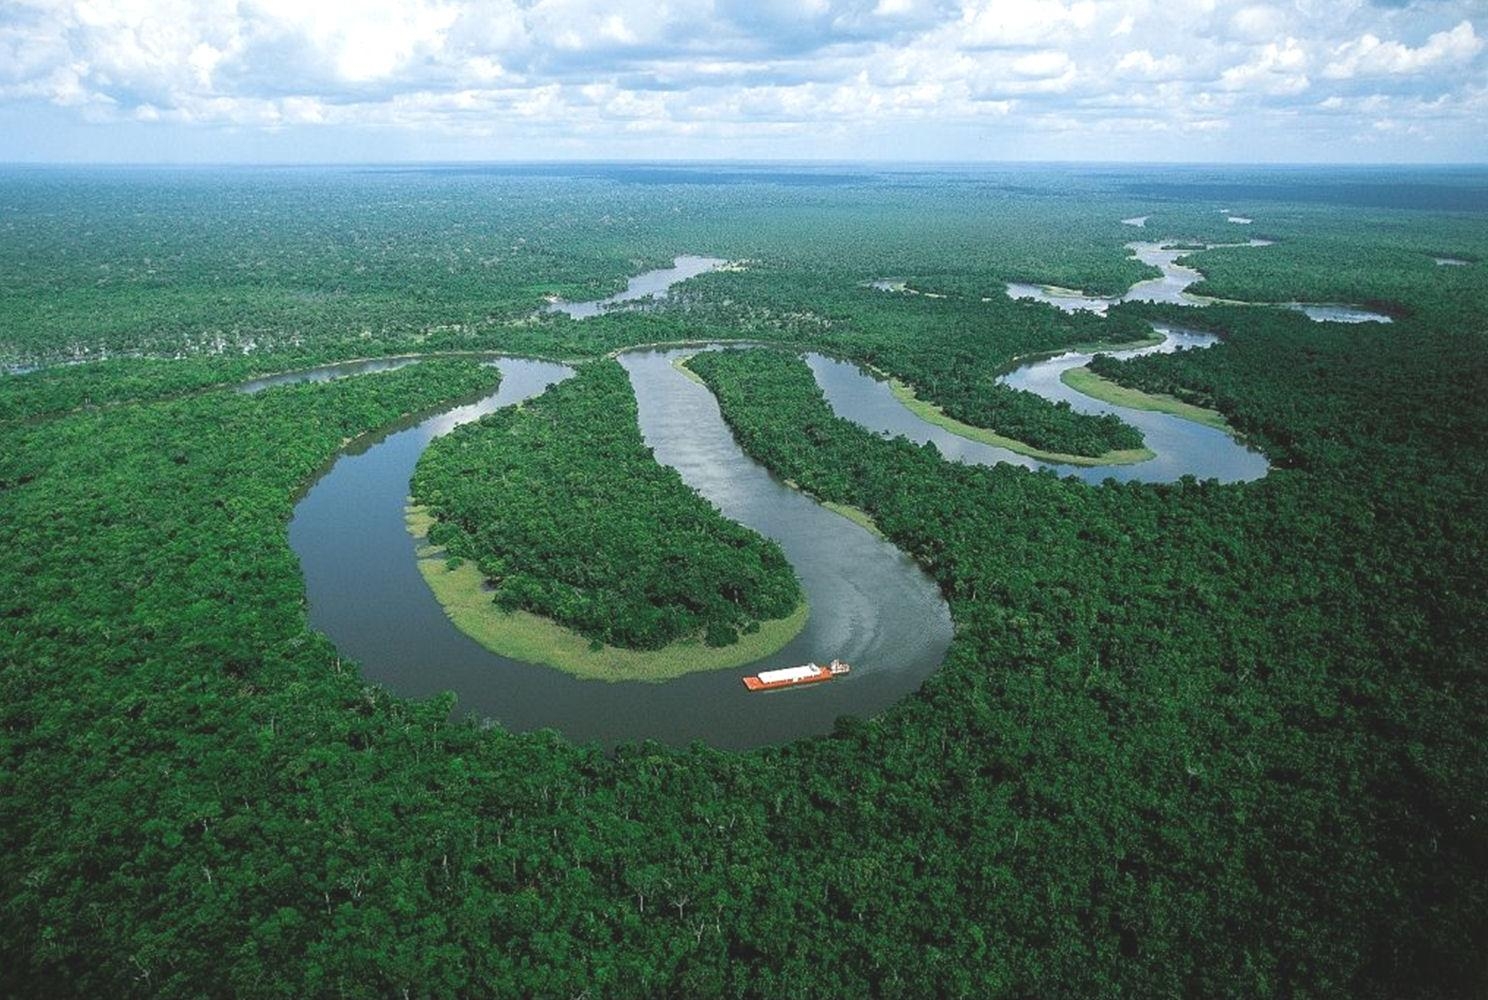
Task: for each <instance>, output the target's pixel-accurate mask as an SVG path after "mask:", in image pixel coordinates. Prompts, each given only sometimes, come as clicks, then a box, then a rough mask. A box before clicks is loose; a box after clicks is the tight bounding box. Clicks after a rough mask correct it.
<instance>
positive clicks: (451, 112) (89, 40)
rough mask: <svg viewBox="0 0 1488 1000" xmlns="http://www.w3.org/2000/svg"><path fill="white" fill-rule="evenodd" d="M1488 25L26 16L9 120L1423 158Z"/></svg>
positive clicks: (419, 0) (849, 12)
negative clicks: (1311, 140)
mask: <svg viewBox="0 0 1488 1000" xmlns="http://www.w3.org/2000/svg"><path fill="white" fill-rule="evenodd" d="M1482 16H1483V13H1482V8H1481V3H1480V0H1433V2H1432V3H1430V4H1416V5H1411V6H1409V7H1408V8H1401V7H1398V6H1395V5H1389V4H1378V3H1369V2H1366V0H1339V2H1336V3H1318V2H1289V3H1282V2H1279V0H1278V2H1272V3H1267V2H1258V0H1204V2H1202V3H1191V4H1163V3H1160V2H1159V0H1100V2H1093V0H11V2H10V3H8V4H5V5H0V113H8V114H9V115H10V117H9V119H8V120H11V121H15V120H18V119H17V118H16V116H17V115H27V114H30V115H42V114H43V113H44V114H47V115H51V116H53V117H52V118H51V119H49V120H52V121H62V122H66V121H75V122H79V123H81V122H111V123H113V124H115V125H117V126H119V127H120V128H123V129H134V130H139V131H138V133H137V134H140V135H150V134H155V133H156V132H158V133H159V134H162V135H163V134H165V132H164V130H167V129H172V128H174V129H177V130H182V129H197V130H211V129H221V128H224V127H227V128H232V129H236V130H250V131H251V130H258V131H261V132H263V133H264V134H271V133H277V132H283V131H285V130H299V131H298V132H297V134H307V133H306V131H305V130H312V131H317V130H318V131H319V132H321V133H324V134H327V135H343V134H345V135H349V134H352V132H353V131H354V130H358V129H362V130H365V129H370V128H376V129H379V130H381V132H380V135H382V136H385V137H391V138H390V140H389V141H394V140H395V139H396V137H397V136H405V137H416V138H417V139H418V140H419V141H424V140H426V139H427V138H428V137H430V136H448V137H453V139H452V141H454V140H459V139H461V137H464V138H465V139H468V140H469V144H468V145H465V146H457V147H450V148H458V149H461V150H467V151H469V152H470V153H472V154H479V153H482V152H484V153H486V154H487V155H493V156H496V155H501V154H502V153H503V152H504V151H505V150H506V149H507V148H509V147H505V146H503V147H492V146H490V145H482V144H481V142H480V140H482V138H483V137H490V136H492V135H496V134H501V135H504V136H506V137H508V138H512V137H515V138H516V139H519V140H520V139H522V138H524V137H525V138H526V139H528V140H530V144H529V147H527V148H529V149H531V150H533V151H536V152H540V151H541V150H542V149H543V148H544V147H543V146H542V144H543V143H554V142H561V143H562V144H563V148H564V149H569V150H578V151H580V152H588V153H591V154H593V155H596V156H603V155H608V154H609V153H612V152H614V151H615V150H617V149H623V150H626V151H637V152H641V153H644V152H645V151H646V150H647V149H653V150H654V151H655V153H656V155H669V154H671V153H673V152H674V151H676V150H686V151H690V152H696V153H699V154H702V155H730V154H731V153H733V152H735V151H736V150H737V149H739V148H742V147H738V146H735V145H733V144H732V143H733V142H736V141H739V140H741V139H749V138H750V137H753V138H757V139H758V140H759V145H757V146H753V147H749V148H750V149H751V150H753V151H756V152H758V151H764V152H766V153H769V152H770V151H772V150H778V151H779V153H780V154H781V155H792V154H793V153H797V152H799V151H801V150H803V149H806V150H810V151H813V152H831V148H832V147H830V146H827V145H825V143H826V142H827V141H828V140H827V139H825V138H822V137H828V138H830V140H831V141H833V142H835V141H837V140H838V139H841V138H843V137H846V138H847V139H851V138H852V137H854V136H863V135H870V134H877V135H881V136H886V135H900V134H903V133H904V130H905V129H911V130H914V131H915V134H916V135H918V136H920V137H922V139H925V140H926V141H928V142H929V143H930V145H931V146H933V147H935V148H937V149H944V150H946V151H948V152H950V153H958V154H966V153H971V154H973V155H974V154H975V153H976V151H977V150H978V149H979V148H980V147H979V146H978V145H977V144H978V143H979V142H981V141H982V139H983V138H984V137H986V136H987V135H988V134H989V133H986V132H984V131H982V130H983V129H986V128H995V129H997V132H996V135H997V136H998V137H1000V139H999V148H1007V147H1008V145H1009V143H1010V142H1015V143H1022V145H1023V147H1024V148H1027V149H1029V150H1031V151H1043V150H1053V151H1055V152H1058V151H1060V150H1067V151H1069V152H1071V153H1073V154H1075V155H1081V154H1082V152H1083V151H1084V150H1085V149H1087V148H1088V147H1087V146H1085V145H1081V144H1078V143H1077V141H1076V140H1074V139H1072V138H1071V139H1069V140H1068V141H1066V140H1065V139H1062V138H1059V137H1074V136H1078V135H1081V134H1093V133H1103V134H1107V135H1110V136H1113V137H1115V138H1116V139H1117V140H1118V141H1120V142H1124V143H1128V144H1129V145H1130V148H1131V150H1132V151H1133V155H1137V154H1139V153H1140V151H1141V150H1142V148H1143V145H1142V144H1143V143H1146V144H1148V145H1147V148H1152V149H1156V148H1162V147H1161V146H1160V145H1158V146H1153V145H1152V144H1153V143H1159V144H1160V143H1161V142H1162V141H1165V140H1164V139H1163V137H1164V136H1170V137H1172V140H1171V141H1172V142H1173V144H1174V145H1173V146H1172V147H1171V148H1173V149H1184V148H1187V147H1184V146H1182V145H1181V143H1182V141H1183V140H1184V137H1188V138H1189V139H1192V140H1194V141H1203V142H1210V141H1230V140H1229V139H1226V138H1223V137H1227V136H1228V137H1237V138H1235V139H1234V140H1233V141H1235V142H1237V143H1238V142H1241V141H1242V139H1241V138H1238V137H1243V136H1245V135H1246V134H1265V135H1267V136H1268V137H1269V138H1268V141H1272V142H1276V141H1279V140H1278V139H1277V136H1279V135H1281V134H1282V133H1281V132H1280V131H1279V130H1278V129H1277V128H1276V124H1277V122H1280V121H1285V122H1287V123H1290V124H1291V125H1295V124H1296V123H1297V122H1299V121H1303V120H1306V119H1308V118H1309V116H1310V118H1311V120H1312V122H1313V124H1312V126H1310V127H1309V128H1305V129H1300V128H1293V129H1291V132H1292V133H1295V134H1296V135H1299V136H1307V135H1310V136H1315V137H1317V141H1318V142H1319V143H1321V144H1322V146H1320V148H1322V147H1324V146H1328V144H1329V143H1330V142H1333V141H1334V140H1337V139H1339V138H1340V137H1344V138H1346V137H1348V136H1350V135H1352V134H1354V133H1356V132H1364V131H1366V130H1368V131H1374V132H1378V131H1379V129H1378V128H1376V126H1377V124H1378V123H1380V122H1414V123H1416V124H1417V126H1418V134H1416V135H1414V136H1413V139H1412V141H1413V142H1416V143H1418V144H1419V143H1429V142H1430V141H1432V137H1433V136H1437V135H1442V136H1447V135H1450V136H1456V137H1458V138H1459V139H1460V137H1461V136H1463V135H1469V134H1471V133H1472V131H1473V128H1472V127H1473V126H1476V132H1478V133H1485V132H1488V129H1485V128H1483V126H1484V125H1485V122H1484V103H1485V98H1484V91H1485V84H1484V74H1483V72H1482V70H1483V68H1484V63H1485V61H1488V57H1485V55H1484V53H1483V49H1484V45H1483V41H1482V38H1481V36H1480V32H1479V28H1480V27H1481V26H1483V24H1482V21H1481V20H1479V19H1480V18H1481V17H1482ZM1371 102H1372V103H1371ZM151 130H155V132H152V131H151ZM115 134H125V133H121V132H117V131H116V132H115ZM129 134H135V133H129ZM170 134H172V135H174V136H182V135H187V134H190V133H189V132H185V131H177V132H173V133H170ZM667 136H671V137H674V138H676V139H677V140H678V142H679V143H682V145H671V144H667V143H665V142H660V141H658V140H662V139H664V138H665V137H667ZM813 136H814V137H816V138H817V140H818V141H817V145H816V146H808V145H801V144H795V145H772V143H776V142H777V141H780V142H784V141H787V140H789V141H790V142H792V143H795V142H796V140H797V139H798V138H800V137H813ZM1048 137H1055V138H1053V139H1049V138H1048ZM1215 137H1221V138H1215ZM710 139H711V140H716V141H714V142H713V143H712V144H711V145H709V144H708V140H710ZM725 139H727V140H729V141H728V142H724V141H723V140H725ZM1046 140H1048V141H1046ZM24 141H28V140H24V139H21V138H15V137H12V138H11V139H8V140H7V139H5V138H0V155H9V156H10V157H12V158H24V157H25V156H27V155H30V154H31V153H32V152H33V151H32V150H30V149H28V148H26V147H24V146H23V145H21V143H23V142H24ZM410 141H411V140H410ZM462 141H463V140H462ZM804 141H805V140H804V139H802V142H804ZM1299 141H1300V140H1299ZM1348 141H1352V140H1351V139H1350V140H1348ZM1483 141H1484V140H1482V139H1478V140H1477V147H1476V149H1478V150H1479V151H1480V152H1479V155H1488V150H1484V149H1483V148H1482V146H1483ZM642 142H648V143H651V145H650V146H646V145H637V144H636V143H642ZM627 143H629V144H628V145H627ZM687 143H692V145H687ZM1061 143H1064V145H1061ZM879 148H883V149H885V150H887V151H888V152H890V153H895V152H899V153H902V155H905V156H913V155H916V154H917V153H919V152H920V150H919V148H904V149H902V150H901V149H900V147H898V146H896V145H893V144H892V143H891V144H888V145H885V146H882V147H879ZM1107 148H1112V147H1103V150H1104V149H1107ZM1212 148H1214V149H1221V148H1236V149H1242V150H1244V151H1245V152H1246V153H1247V155H1248V154H1249V150H1248V148H1246V147H1243V146H1235V147H1219V146H1215V147H1212ZM1329 148H1331V147H1329ZM1419 148H1424V147H1419ZM1457 155H1458V156H1459V158H1460V155H1461V152H1460V142H1459V149H1458V152H1457Z"/></svg>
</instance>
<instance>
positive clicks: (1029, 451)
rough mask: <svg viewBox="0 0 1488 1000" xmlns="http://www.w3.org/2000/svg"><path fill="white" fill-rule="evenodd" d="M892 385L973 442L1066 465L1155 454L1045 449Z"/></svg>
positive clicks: (925, 415) (908, 402) (1125, 461)
mask: <svg viewBox="0 0 1488 1000" xmlns="http://www.w3.org/2000/svg"><path fill="white" fill-rule="evenodd" d="M889 388H890V389H892V390H893V393H894V398H895V399H897V400H899V402H901V403H903V404H904V405H905V407H906V408H907V409H908V410H909V411H910V412H911V413H913V414H914V415H915V416H917V417H919V418H920V419H921V420H924V421H926V422H928V423H932V424H934V425H935V426H937V427H940V428H943V429H945V430H948V431H950V432H951V433H952V434H955V435H956V436H957V437H964V438H966V439H967V440H969V441H978V442H980V443H982V444H989V445H992V446H993V447H994V448H1006V449H1007V450H1008V451H1013V452H1017V453H1018V454H1019V455H1027V456H1028V457H1029V458H1036V459H1038V460H1039V461H1041V462H1057V463H1059V464H1062V465H1134V464H1136V463H1137V462H1145V461H1147V460H1148V459H1149V458H1152V457H1153V455H1154V454H1155V453H1154V452H1153V451H1152V449H1150V448H1145V447H1144V448H1123V449H1121V450H1120V451H1108V452H1106V453H1105V454H1104V455H1098V456H1094V457H1092V456H1089V455H1068V454H1063V453H1060V452H1052V451H1044V450H1042V449H1040V448H1035V447H1033V446H1032V445H1029V444H1025V443H1024V442H1022V441H1018V440H1016V439H1014V438H1010V437H1004V436H1003V435H1001V434H998V433H997V432H995V431H989V430H987V429H986V428H985V427H973V426H972V425H971V424H965V423H962V422H961V421H959V420H957V419H955V418H954V417H950V416H947V415H946V413H945V411H944V410H942V409H941V408H940V407H938V406H936V405H935V404H934V403H931V402H927V401H926V400H923V399H920V398H919V397H917V396H916V395H915V391H914V387H912V386H910V385H907V384H905V383H904V382H901V381H899V380H898V379H890V381H889Z"/></svg>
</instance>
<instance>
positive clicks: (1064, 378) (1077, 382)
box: [1059, 367, 1235, 434]
mask: <svg viewBox="0 0 1488 1000" xmlns="http://www.w3.org/2000/svg"><path fill="white" fill-rule="evenodd" d="M1059 380H1060V381H1061V382H1063V383H1064V384H1065V385H1067V386H1069V387H1070V388H1071V389H1073V390H1075V391H1076V392H1083V393H1084V394H1085V395H1087V396H1089V397H1091V398H1092V399H1099V400H1101V401H1102V402H1105V403H1114V404H1115V405H1117V406H1127V407H1130V408H1131V409H1133V410H1154V411H1156V412H1158V413H1169V414H1172V415H1173V416H1175V417H1182V418H1183V419H1184V420H1192V421H1193V422H1194V423H1196V424H1203V425H1204V426H1205V427H1213V428H1214V429H1216V430H1221V431H1224V432H1225V433H1226V434H1233V433H1234V432H1235V431H1234V428H1232V427H1231V426H1230V423H1229V421H1228V420H1226V419H1225V418H1224V414H1222V413H1220V412H1218V411H1217V410H1209V409H1205V408H1204V407H1202V406H1195V405H1193V404H1192V403H1185V402H1184V401H1183V400H1181V399H1176V398H1174V397H1173V396H1159V395H1154V394H1152V393H1147V392H1143V391H1142V390H1140V389H1129V388H1127V387H1126V386H1124V385H1119V384H1117V383H1115V382H1112V381H1111V380H1110V379H1108V378H1103V377H1101V376H1100V375H1097V374H1096V373H1095V372H1093V371H1091V370H1090V369H1089V368H1083V367H1082V368H1070V369H1067V370H1066V371H1064V372H1062V373H1061V374H1060V376H1059Z"/></svg>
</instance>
